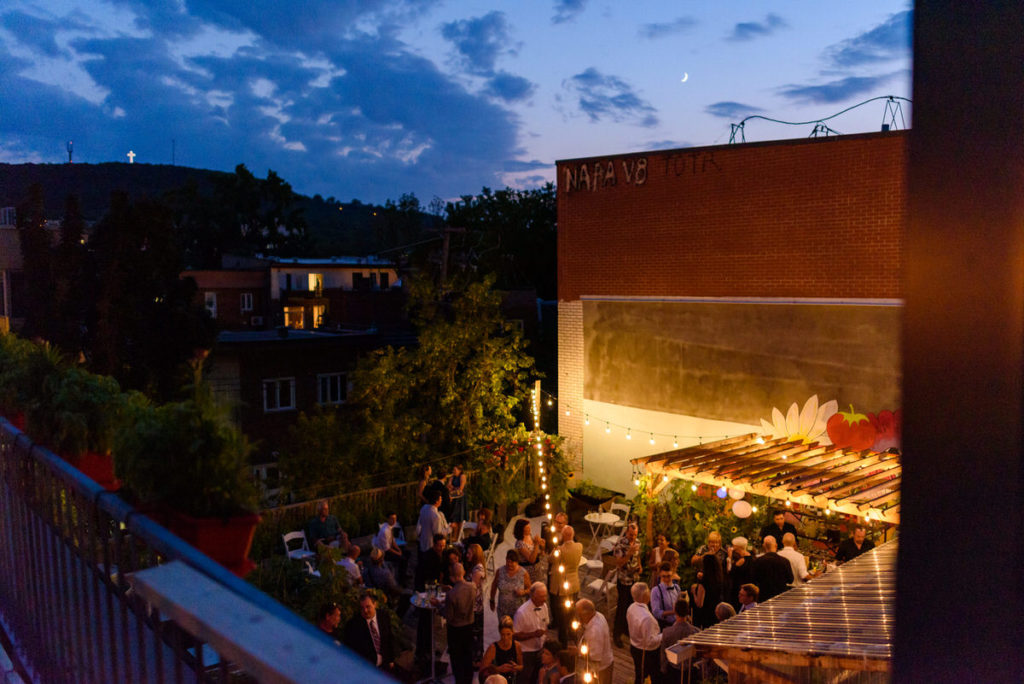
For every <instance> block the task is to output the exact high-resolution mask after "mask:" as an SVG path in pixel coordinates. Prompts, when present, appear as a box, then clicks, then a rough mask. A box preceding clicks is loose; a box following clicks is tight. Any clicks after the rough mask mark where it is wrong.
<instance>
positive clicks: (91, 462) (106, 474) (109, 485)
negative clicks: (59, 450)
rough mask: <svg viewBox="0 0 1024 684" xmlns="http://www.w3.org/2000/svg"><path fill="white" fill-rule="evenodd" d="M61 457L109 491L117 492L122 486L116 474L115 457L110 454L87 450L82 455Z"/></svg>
mask: <svg viewBox="0 0 1024 684" xmlns="http://www.w3.org/2000/svg"><path fill="white" fill-rule="evenodd" d="M61 458H63V459H64V460H65V461H67V462H68V463H70V464H71V465H73V466H75V467H76V468H78V469H79V470H81V471H82V474H83V475H86V476H87V477H90V478H92V479H93V481H95V482H96V483H97V484H98V485H100V486H101V487H103V488H104V489H106V490H107V491H108V492H116V491H117V490H118V489H120V488H121V481H120V480H118V479H117V477H116V476H115V475H114V457H113V456H111V455H110V454H99V453H96V452H95V451H86V452H85V453H84V454H82V455H81V456H65V455H64V454H61Z"/></svg>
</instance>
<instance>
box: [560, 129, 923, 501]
mask: <svg viewBox="0 0 1024 684" xmlns="http://www.w3.org/2000/svg"><path fill="white" fill-rule="evenodd" d="M906 145H907V136H906V133H905V132H887V133H872V134H864V135H850V136H841V137H829V138H813V139H805V140H786V141H777V142H768V143H753V144H743V145H730V146H716V147H705V148H691V149H682V150H667V151H657V152H647V153H639V154H629V155H620V156H613V157H600V158H588V159H576V160H567V161H560V162H558V170H557V173H558V195H557V196H558V240H559V242H558V300H559V301H558V331H559V332H558V337H559V344H558V347H559V351H558V367H559V371H558V387H557V392H558V396H559V399H560V402H561V407H560V408H561V409H562V410H561V411H560V412H559V432H560V433H561V434H563V435H565V436H567V437H568V438H569V440H570V448H571V449H573V450H574V452H575V453H576V455H577V457H578V458H581V459H582V467H583V471H584V476H585V477H587V478H589V479H591V480H594V481H595V482H597V483H599V484H604V485H606V486H611V487H613V488H616V489H619V490H620V491H629V490H631V489H632V487H631V482H630V480H631V479H632V477H631V469H630V466H629V462H628V460H629V458H632V457H635V456H640V455H644V454H649V453H657V452H661V451H666V450H668V449H671V448H673V444H678V445H679V446H680V447H683V446H689V445H692V444H696V443H698V441H700V440H703V441H708V440H710V439H717V438H720V437H723V436H726V435H736V434H740V433H743V432H750V431H754V430H758V429H760V428H759V420H760V419H761V418H770V413H771V410H772V408H773V407H779V408H780V409H782V410H783V411H785V410H786V408H787V407H788V406H790V405H791V404H792V403H794V402H796V403H798V404H800V405H803V402H804V401H805V400H806V399H807V398H808V397H810V396H811V395H814V394H816V395H818V397H819V399H820V400H821V401H828V400H831V399H836V400H838V402H839V404H840V405H841V406H844V407H845V406H846V405H847V404H850V403H852V404H854V405H855V406H856V407H857V408H858V409H859V410H863V411H878V410H882V409H895V408H897V407H898V406H899V402H900V315H901V311H900V306H901V300H900V298H901V296H902V290H901V280H900V278H901V276H900V273H901V267H902V226H903V225H904V221H905V218H906V209H905V207H906V185H905V180H904V173H905V166H906ZM566 411H568V415H566ZM627 438H628V439H627ZM652 440H653V442H654V443H653V444H652V443H651V441H652Z"/></svg>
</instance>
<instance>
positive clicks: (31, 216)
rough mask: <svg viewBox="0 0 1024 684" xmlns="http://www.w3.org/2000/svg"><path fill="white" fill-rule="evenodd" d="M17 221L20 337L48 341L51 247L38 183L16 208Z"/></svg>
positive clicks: (51, 278) (51, 280)
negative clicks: (22, 290) (21, 315)
mask: <svg viewBox="0 0 1024 684" xmlns="http://www.w3.org/2000/svg"><path fill="white" fill-rule="evenodd" d="M16 221H17V228H18V238H19V240H20V243H21V258H22V268H23V269H24V272H25V295H24V297H25V324H24V327H23V328H22V334H23V335H25V337H36V336H38V337H43V338H48V336H49V333H50V330H49V326H50V321H51V320H52V319H53V314H52V310H51V309H52V307H51V299H50V298H51V294H52V292H53V264H52V259H51V249H52V244H51V240H50V235H49V234H48V233H47V232H46V210H45V208H44V206H43V186H42V185H40V184H39V183H35V184H33V185H32V187H30V188H29V193H28V197H27V198H26V199H25V201H24V202H22V203H21V204H20V205H19V206H18V211H17V219H16Z"/></svg>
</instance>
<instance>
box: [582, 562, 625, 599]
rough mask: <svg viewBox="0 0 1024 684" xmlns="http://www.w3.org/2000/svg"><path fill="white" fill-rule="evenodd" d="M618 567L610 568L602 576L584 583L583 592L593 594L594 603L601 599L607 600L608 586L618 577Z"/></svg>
mask: <svg viewBox="0 0 1024 684" xmlns="http://www.w3.org/2000/svg"><path fill="white" fill-rule="evenodd" d="M618 574H619V569H618V568H612V569H611V570H609V571H608V573H607V574H606V575H605V576H604V577H598V578H597V579H596V580H594V581H592V582H588V583H587V584H586V585H584V587H583V589H584V591H585V592H587V593H590V594H593V595H594V603H595V604H597V603H598V601H600V600H601V599H605V600H606V601H607V600H608V587H609V586H610V585H611V583H612V582H614V581H615V578H616V577H618Z"/></svg>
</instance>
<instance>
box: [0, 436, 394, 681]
mask: <svg viewBox="0 0 1024 684" xmlns="http://www.w3.org/2000/svg"><path fill="white" fill-rule="evenodd" d="M0 616H2V621H3V625H4V626H5V628H6V629H7V631H8V632H9V633H10V635H11V637H12V640H13V641H14V642H15V649H14V650H15V653H16V654H18V656H19V657H20V658H21V659H22V661H23V664H24V665H25V667H26V668H27V669H28V671H29V672H30V674H31V676H32V679H33V680H35V681H40V682H164V681H170V682H180V681H190V682H191V681H196V682H228V681H231V682H251V681H257V682H258V681H267V682H271V681H272V682H303V683H307V682H333V681H338V676H339V673H341V672H344V673H345V677H346V678H347V679H349V681H360V682H373V681H388V680H387V679H386V678H385V677H384V676H383V675H382V674H381V673H379V672H378V671H377V670H375V669H373V668H372V667H370V665H369V664H367V663H365V662H364V661H363V660H361V659H360V658H358V657H357V656H355V655H353V654H351V653H350V652H348V651H346V650H344V649H341V648H339V647H337V646H336V645H335V644H334V643H333V642H332V641H331V640H330V639H329V638H328V637H327V636H326V635H324V634H322V633H321V632H320V631H319V630H318V629H317V628H316V627H315V626H313V625H311V624H309V623H307V622H306V621H305V620H303V619H302V618H300V617H299V616H298V615H296V614H295V613H293V612H291V611H290V610H288V609H287V608H285V607H284V606H282V605H281V604H279V603H278V602H276V601H275V600H274V599H272V598H270V597H269V596H267V595H266V594H264V593H262V592H261V591H259V590H258V589H256V588H255V587H253V586H252V585H250V584H248V583H247V582H245V581H244V580H241V579H239V578H237V577H235V576H234V575H232V574H231V573H230V572H228V571H227V570H226V569H224V568H223V567H221V566H220V565H218V564H217V563H215V562H214V561H212V560H210V559H209V558H207V557H206V556H205V555H203V554H202V553H200V552H199V551H197V550H196V549H194V548H192V547H191V546H189V545H188V544H186V543H185V542H183V541H182V540H180V539H179V538H178V537H176V536H175V535H173V534H171V533H170V532H168V531H167V530H165V529H164V528H163V527H161V526H160V525H158V524H157V523H155V522H153V521H152V520H151V519H150V518H148V517H146V516H144V515H142V514H141V512H140V511H138V510H136V509H134V508H133V507H132V506H130V505H128V504H127V503H126V502H124V501H123V500H122V499H121V498H120V497H118V496H116V495H114V494H112V493H109V492H106V491H104V490H103V489H102V488H101V487H100V486H99V485H97V484H96V483H94V482H93V481H92V480H90V479H88V478H86V477H85V476H83V475H82V474H81V473H80V472H78V470H76V469H75V468H73V467H71V466H70V465H68V464H67V463H66V462H64V461H63V460H62V459H60V458H58V457H57V456H55V455H54V454H52V453H51V452H49V451H47V450H46V449H43V448H42V447H39V446H36V445H34V444H32V442H31V441H30V440H29V439H28V437H27V436H26V435H24V434H22V433H21V432H19V431H18V430H17V429H15V428H14V427H13V426H11V425H10V424H9V423H7V422H6V421H0Z"/></svg>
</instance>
